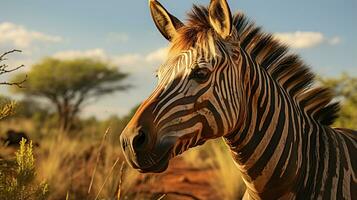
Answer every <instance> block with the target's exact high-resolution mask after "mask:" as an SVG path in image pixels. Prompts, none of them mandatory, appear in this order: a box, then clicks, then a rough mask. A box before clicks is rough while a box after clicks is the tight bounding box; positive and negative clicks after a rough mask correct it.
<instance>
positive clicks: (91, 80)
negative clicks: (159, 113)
mask: <svg viewBox="0 0 357 200" xmlns="http://www.w3.org/2000/svg"><path fill="white" fill-rule="evenodd" d="M23 76H24V75H23V74H19V75H18V76H16V77H15V79H14V80H13V81H18V80H21V79H22V78H23ZM126 77H127V74H125V73H122V72H120V71H119V69H118V68H116V67H114V66H112V65H110V64H108V63H106V62H103V61H99V60H93V59H72V60H59V59H54V58H46V59H44V60H42V61H41V62H39V63H37V64H35V65H33V66H32V68H31V69H30V71H29V72H28V80H27V81H26V82H25V83H24V87H25V88H26V89H24V90H22V89H16V90H15V92H19V93H24V94H25V95H28V96H33V97H40V98H45V99H47V100H49V101H50V102H51V103H52V104H53V105H54V106H55V107H56V110H57V113H58V117H59V125H60V129H61V130H62V131H67V130H69V129H70V127H71V125H72V122H73V119H74V118H75V117H76V116H77V115H78V113H79V112H80V111H81V109H82V107H83V105H84V104H85V103H88V102H89V101H91V100H93V99H97V98H99V97H101V96H103V95H106V94H111V93H113V92H116V91H120V90H126V89H128V87H129V86H128V85H124V84H122V81H123V80H124V79H125V78H126Z"/></svg>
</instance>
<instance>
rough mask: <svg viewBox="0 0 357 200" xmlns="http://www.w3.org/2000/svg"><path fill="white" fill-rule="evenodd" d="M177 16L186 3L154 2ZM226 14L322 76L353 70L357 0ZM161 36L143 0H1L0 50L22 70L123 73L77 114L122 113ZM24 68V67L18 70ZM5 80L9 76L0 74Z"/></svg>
mask: <svg viewBox="0 0 357 200" xmlns="http://www.w3.org/2000/svg"><path fill="white" fill-rule="evenodd" d="M160 2H161V3H162V4H163V5H164V6H165V7H166V8H167V10H169V11H170V12H171V13H172V14H174V15H175V16H177V17H178V18H180V19H181V20H183V21H184V19H185V13H186V12H187V11H189V10H190V9H191V7H192V4H193V3H196V4H204V5H208V3H209V0H195V1H194V0H187V1H182V0H181V1H177V0H176V1H173V0H161V1H160ZM228 2H229V5H230V7H231V10H232V11H233V13H235V12H237V11H238V10H239V11H240V12H244V13H245V14H246V15H247V16H249V17H250V18H251V19H253V20H254V21H256V23H257V24H258V25H261V26H263V27H264V30H266V31H268V32H271V33H275V34H276V36H277V37H279V38H280V39H281V40H283V41H284V42H287V43H288V44H290V45H291V46H292V47H293V49H292V50H293V51H295V52H297V53H299V54H300V55H301V56H302V58H303V59H304V60H305V61H306V63H308V64H309V65H310V66H311V67H312V69H313V71H315V72H316V73H318V74H321V75H325V76H334V75H338V74H340V73H341V72H343V71H346V72H348V73H350V74H352V75H357V39H356V36H357V22H356V19H357V12H356V10H357V1H355V0H345V1H338V0H324V1H323V0H316V1H308V0H300V1H287V0H285V1H283V0H271V1H257V0H249V1H248V0H240V1H239V0H228ZM167 45H168V43H167V42H166V40H165V39H164V38H163V37H162V36H161V35H160V33H159V32H158V31H157V30H156V27H155V26H154V24H153V22H152V20H151V16H150V13H149V9H148V2H147V1H146V0H140V1H138V0H134V1H123V0H107V1H104V0H103V1H93V0H86V1H84V0H81V1H80V0H77V1H69V0H62V1H48V0H36V1H29V0H23V1H20V0H18V1H17V0H3V1H2V3H1V12H0V51H1V52H3V51H5V50H8V49H12V48H20V49H22V50H23V51H24V53H22V54H21V55H16V56H12V57H11V59H10V61H9V62H10V64H13V65H17V64H20V63H24V64H26V65H27V67H26V68H27V70H29V69H30V67H31V65H32V64H33V63H36V62H38V61H39V60H40V59H41V58H42V57H44V56H54V57H58V58H62V59H68V58H74V57H85V56H91V57H98V58H100V59H105V60H109V61H110V62H112V63H113V64H115V65H118V66H119V67H120V69H122V70H123V71H126V72H129V73H131V76H130V78H129V80H128V82H131V83H132V84H134V85H135V87H134V88H133V89H132V90H131V91H128V92H125V93H118V94H115V95H110V96H107V97H104V98H103V99H101V100H100V101H98V102H96V103H94V104H91V105H89V106H88V107H86V108H85V110H84V115H85V116H91V115H95V116H97V117H101V118H103V117H107V116H109V115H112V114H117V115H123V114H125V113H126V112H127V111H128V110H130V109H131V107H133V106H134V105H136V104H138V103H139V102H141V101H142V100H143V99H145V98H146V97H147V96H148V95H149V94H150V92H151V90H152V89H153V88H154V86H155V84H156V80H155V77H154V71H155V68H156V67H157V66H158V65H159V64H160V63H161V62H162V60H163V59H164V55H165V54H164V53H165V47H166V46H167ZM25 70H26V69H25ZM2 78H9V77H1V79H2ZM0 92H1V93H6V94H8V92H6V91H5V90H4V89H2V90H0Z"/></svg>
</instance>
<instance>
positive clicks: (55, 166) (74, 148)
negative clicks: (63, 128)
mask: <svg viewBox="0 0 357 200" xmlns="http://www.w3.org/2000/svg"><path fill="white" fill-rule="evenodd" d="M101 145H102V147H103V148H102V149H101V154H100V156H99V159H97V156H96V155H98V150H99V147H100V146H101ZM37 154H38V163H37V168H38V171H39V172H40V173H39V177H40V178H41V179H45V180H47V182H48V184H49V185H50V186H51V188H54V190H51V193H50V199H65V198H66V196H68V199H88V198H90V199H95V197H97V196H98V198H104V197H105V198H112V199H114V198H115V197H116V193H117V191H118V186H119V182H120V177H121V175H120V173H124V174H125V175H124V176H122V178H123V180H122V184H121V187H122V188H121V192H122V194H123V196H125V195H126V194H127V193H128V192H129V191H130V187H131V186H132V184H133V183H134V180H135V178H136V176H137V174H138V173H137V172H136V171H134V170H131V168H127V169H126V170H125V171H124V172H120V165H117V164H116V165H114V163H116V162H117V163H122V162H123V161H124V157H123V156H122V154H121V150H120V149H119V144H118V145H112V144H111V142H109V141H108V140H103V141H102V142H101V144H100V141H92V140H85V139H83V138H70V137H68V136H66V135H65V134H57V135H56V136H54V137H49V138H46V139H44V140H42V142H41V148H40V151H38V152H37ZM97 160H98V161H97ZM94 169H96V170H95V173H93V172H94ZM91 183H92V186H91V190H90V191H89V192H88V188H89V187H90V184H91Z"/></svg>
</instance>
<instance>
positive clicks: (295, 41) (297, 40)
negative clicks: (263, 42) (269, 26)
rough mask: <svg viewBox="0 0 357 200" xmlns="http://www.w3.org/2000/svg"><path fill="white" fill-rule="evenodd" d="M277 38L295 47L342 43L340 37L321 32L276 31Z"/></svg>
mask: <svg viewBox="0 0 357 200" xmlns="http://www.w3.org/2000/svg"><path fill="white" fill-rule="evenodd" d="M274 36H275V38H277V39H279V40H281V41H282V42H283V43H285V44H287V45H289V46H290V47H292V48H295V49H303V48H311V47H315V46H317V45H320V44H322V43H328V44H330V45H336V44H339V43H340V41H341V40H340V38H339V37H332V38H327V37H326V36H324V35H323V34H322V33H320V32H303V31H296V32H284V33H275V34H274Z"/></svg>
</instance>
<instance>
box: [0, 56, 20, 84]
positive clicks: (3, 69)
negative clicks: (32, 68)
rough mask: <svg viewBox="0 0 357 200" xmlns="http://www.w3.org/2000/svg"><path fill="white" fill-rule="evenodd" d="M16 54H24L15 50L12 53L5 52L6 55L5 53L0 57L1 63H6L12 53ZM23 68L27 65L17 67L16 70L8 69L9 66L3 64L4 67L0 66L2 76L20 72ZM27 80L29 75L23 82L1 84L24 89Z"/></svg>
mask: <svg viewBox="0 0 357 200" xmlns="http://www.w3.org/2000/svg"><path fill="white" fill-rule="evenodd" d="M14 52H22V51H21V50H18V49H13V50H11V51H7V52H5V53H3V54H1V55H0V62H1V61H4V60H7V58H6V56H7V55H8V54H11V53H14ZM23 67H25V65H20V66H18V67H15V68H12V69H8V68H9V66H8V65H6V64H2V65H0V75H2V74H6V73H11V72H14V71H16V70H18V69H20V68H23ZM26 80H27V75H26V77H25V78H24V79H23V80H21V81H15V82H6V81H4V82H0V85H10V86H17V87H19V88H23V83H24V82H25V81H26Z"/></svg>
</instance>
